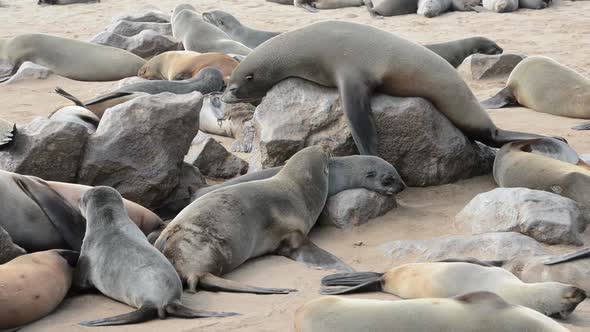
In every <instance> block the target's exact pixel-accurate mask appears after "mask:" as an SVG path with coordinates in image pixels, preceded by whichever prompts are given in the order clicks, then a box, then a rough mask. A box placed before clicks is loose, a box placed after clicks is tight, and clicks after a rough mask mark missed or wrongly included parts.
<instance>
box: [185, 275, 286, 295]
mask: <svg viewBox="0 0 590 332" xmlns="http://www.w3.org/2000/svg"><path fill="white" fill-rule="evenodd" d="M198 284H199V287H201V288H202V289H204V290H208V291H212V292H232V293H252V294H259V295H266V294H289V293H290V292H296V291H297V290H296V289H289V288H262V287H256V286H250V285H246V284H242V283H239V282H236V281H232V280H227V279H223V278H219V277H216V276H214V275H212V274H211V273H207V274H206V275H205V276H203V277H201V278H198ZM189 290H191V291H195V290H196V282H195V278H193V280H192V281H191V280H190V279H189Z"/></svg>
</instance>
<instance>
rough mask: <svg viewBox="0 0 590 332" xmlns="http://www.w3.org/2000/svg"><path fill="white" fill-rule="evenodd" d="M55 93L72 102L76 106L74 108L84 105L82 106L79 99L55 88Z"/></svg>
mask: <svg viewBox="0 0 590 332" xmlns="http://www.w3.org/2000/svg"><path fill="white" fill-rule="evenodd" d="M55 93H57V94H58V95H60V96H62V97H64V98H66V99H68V100H71V101H72V102H74V104H76V106H81V107H85V106H86V105H84V103H83V102H82V101H80V99H78V98H76V97H74V96H72V95H71V94H70V93H69V92H67V91H66V90H64V89H62V88H60V87H56V88H55Z"/></svg>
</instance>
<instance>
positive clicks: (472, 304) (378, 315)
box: [295, 292, 568, 332]
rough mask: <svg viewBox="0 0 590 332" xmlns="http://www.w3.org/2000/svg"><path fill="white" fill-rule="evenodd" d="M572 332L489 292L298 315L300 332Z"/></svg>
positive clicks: (311, 307)
mask: <svg viewBox="0 0 590 332" xmlns="http://www.w3.org/2000/svg"><path fill="white" fill-rule="evenodd" d="M475 330H476V331H478V332H513V331H535V332H568V330H567V329H566V328H564V327H563V326H561V325H559V324H558V323H557V322H555V321H554V320H552V319H551V318H549V317H546V316H543V315H542V314H540V313H538V312H536V311H534V310H531V309H529V308H527V307H523V306H517V305H511V304H509V303H507V302H506V301H504V300H503V299H502V298H501V297H499V296H498V295H496V294H494V293H489V292H476V293H468V294H465V295H461V296H457V297H453V298H449V299H417V300H404V301H383V300H364V299H349V298H341V297H336V296H326V297H321V298H318V299H315V300H312V301H309V302H307V303H306V304H304V305H303V306H301V307H300V308H299V309H297V312H296V313H295V331H297V332H334V331H339V332H358V331H371V332H406V331H453V332H472V331H475Z"/></svg>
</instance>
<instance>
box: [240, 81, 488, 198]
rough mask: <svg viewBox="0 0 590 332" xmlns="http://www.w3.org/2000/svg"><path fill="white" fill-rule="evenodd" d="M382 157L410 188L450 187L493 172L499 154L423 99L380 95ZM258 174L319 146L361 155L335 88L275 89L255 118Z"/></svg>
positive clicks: (289, 85)
mask: <svg viewBox="0 0 590 332" xmlns="http://www.w3.org/2000/svg"><path fill="white" fill-rule="evenodd" d="M371 106H372V109H373V115H374V118H375V122H376V124H377V132H378V136H379V155H380V157H382V158H383V159H385V160H387V161H388V162H390V163H391V164H392V165H393V166H394V167H395V168H396V169H397V170H398V171H399V173H400V174H401V176H402V178H403V179H404V181H405V182H406V183H407V184H408V185H410V186H428V185H439V184H444V183H450V182H454V181H457V180H459V179H464V178H469V177H472V176H476V175H482V174H486V173H489V172H491V170H492V165H493V160H494V152H493V150H492V149H490V148H488V147H485V146H483V145H481V144H476V143H472V142H471V141H470V140H469V139H467V138H466V137H465V136H464V135H463V134H462V133H461V132H460V131H459V130H458V129H457V128H456V127H455V126H453V124H452V123H451V122H450V121H449V120H448V119H447V118H446V117H445V116H443V115H442V114H441V113H440V112H438V111H437V110H436V109H435V108H434V106H432V104H431V103H430V102H428V101H427V100H425V99H422V98H397V97H391V96H386V95H375V96H374V97H373V98H372V103H371ZM254 125H255V128H256V138H255V141H254V148H253V156H252V158H253V159H252V160H251V162H250V164H251V165H252V168H253V169H259V168H261V167H263V168H267V167H274V166H279V165H282V164H283V163H284V162H285V161H286V160H287V159H288V158H290V157H291V156H292V155H293V154H294V153H295V152H297V151H299V150H301V149H302V148H304V147H307V146H311V145H316V144H319V143H325V144H328V146H330V147H331V149H332V151H333V154H334V155H336V156H342V155H350V154H354V153H356V152H357V150H356V147H355V145H354V142H353V140H352V135H351V133H350V129H349V128H348V124H347V120H346V118H345V117H344V115H343V112H342V106H341V102H340V98H339V95H338V92H337V91H336V89H331V88H326V87H323V86H319V85H317V84H314V83H311V82H308V81H305V80H303V79H299V78H290V79H287V80H284V81H282V82H280V83H279V84H277V85H275V86H274V87H273V88H272V89H271V90H270V91H269V92H268V94H267V95H266V97H265V98H264V99H263V101H262V103H261V104H260V105H259V106H258V108H257V109H256V112H255V113H254Z"/></svg>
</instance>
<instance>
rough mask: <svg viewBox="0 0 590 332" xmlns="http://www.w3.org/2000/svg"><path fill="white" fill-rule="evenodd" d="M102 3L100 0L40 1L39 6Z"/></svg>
mask: <svg viewBox="0 0 590 332" xmlns="http://www.w3.org/2000/svg"><path fill="white" fill-rule="evenodd" d="M91 2H97V3H98V2H100V0H39V1H37V4H38V5H73V4H75V3H91Z"/></svg>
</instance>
